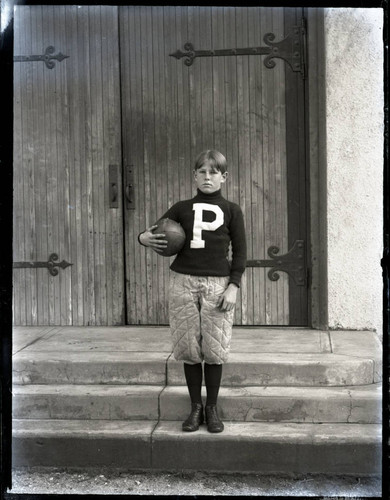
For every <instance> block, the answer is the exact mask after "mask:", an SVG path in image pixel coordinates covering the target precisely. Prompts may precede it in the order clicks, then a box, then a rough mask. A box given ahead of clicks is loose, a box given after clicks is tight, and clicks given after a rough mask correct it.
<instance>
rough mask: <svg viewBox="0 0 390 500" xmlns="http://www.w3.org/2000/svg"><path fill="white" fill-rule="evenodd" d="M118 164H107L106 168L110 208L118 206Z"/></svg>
mask: <svg viewBox="0 0 390 500" xmlns="http://www.w3.org/2000/svg"><path fill="white" fill-rule="evenodd" d="M118 172H119V167H118V165H109V170H108V185H109V194H108V196H109V200H110V208H118V207H119V200H118Z"/></svg>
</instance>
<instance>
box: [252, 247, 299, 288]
mask: <svg viewBox="0 0 390 500" xmlns="http://www.w3.org/2000/svg"><path fill="white" fill-rule="evenodd" d="M304 243H305V242H304V241H303V240H296V241H295V242H294V245H293V247H292V249H291V250H290V251H289V252H287V253H286V254H284V255H277V254H278V253H279V251H280V249H279V248H278V247H276V246H272V247H269V249H268V255H269V256H270V257H271V260H248V261H247V264H246V267H271V269H270V270H269V271H268V277H269V279H270V280H271V281H277V280H278V279H279V278H280V275H279V274H278V272H277V271H282V272H285V273H287V274H288V275H289V276H291V277H292V279H293V280H294V282H295V284H296V285H298V286H305V285H306V282H307V268H306V266H305V245H304Z"/></svg>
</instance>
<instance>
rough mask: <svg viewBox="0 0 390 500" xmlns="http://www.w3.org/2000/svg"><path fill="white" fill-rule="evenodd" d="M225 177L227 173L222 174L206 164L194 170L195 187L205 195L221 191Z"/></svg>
mask: <svg viewBox="0 0 390 500" xmlns="http://www.w3.org/2000/svg"><path fill="white" fill-rule="evenodd" d="M227 175H228V173H227V172H225V173H223V174H222V173H221V172H220V171H219V170H217V169H216V168H215V167H212V166H210V164H209V163H208V162H206V163H204V164H203V165H202V166H201V167H200V168H198V169H197V170H194V179H195V184H196V187H197V188H198V189H199V190H200V191H202V193H205V194H210V193H215V191H218V190H219V189H221V184H223V183H224V182H226V178H227Z"/></svg>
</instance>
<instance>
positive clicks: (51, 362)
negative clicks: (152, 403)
mask: <svg viewBox="0 0 390 500" xmlns="http://www.w3.org/2000/svg"><path fill="white" fill-rule="evenodd" d="M168 357H169V353H164V352H130V351H116V352H100V351H99V352H94V351H92V352H90V351H89V352H88V351H50V352H45V351H29V350H25V351H21V352H18V353H17V354H15V355H14V356H13V360H12V365H13V371H12V374H13V377H12V378H13V383H14V384H97V385H99V384H123V385H129V384H140V385H161V384H165V382H166V364H167V359H168Z"/></svg>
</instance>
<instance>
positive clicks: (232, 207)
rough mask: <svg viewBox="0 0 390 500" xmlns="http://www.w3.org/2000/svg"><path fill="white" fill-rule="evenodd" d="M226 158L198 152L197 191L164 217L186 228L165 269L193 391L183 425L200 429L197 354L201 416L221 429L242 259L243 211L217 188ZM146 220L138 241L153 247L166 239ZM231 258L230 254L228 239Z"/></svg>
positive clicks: (175, 335) (177, 353)
mask: <svg viewBox="0 0 390 500" xmlns="http://www.w3.org/2000/svg"><path fill="white" fill-rule="evenodd" d="M226 167H227V165H226V158H225V157H224V156H223V155H222V154H221V153H220V152H218V151H215V150H207V151H204V152H202V153H201V154H200V155H199V156H198V158H197V159H196V162H195V168H194V172H193V174H194V180H195V184H196V187H197V195H196V196H195V197H194V198H192V199H190V200H185V201H179V202H178V203H176V204H174V205H173V206H172V207H171V208H170V209H169V210H168V211H167V212H166V213H165V214H164V215H163V216H162V217H161V218H162V219H163V218H166V217H168V218H169V219H172V220H175V221H177V222H179V223H180V224H181V225H182V227H183V229H184V231H185V234H186V240H185V243H184V246H183V248H182V249H181V250H180V252H179V253H178V254H177V256H176V258H175V260H174V262H173V263H172V265H171V267H170V269H171V270H172V271H173V272H172V273H171V278H170V287H169V322H170V328H171V334H172V340H173V355H174V357H175V359H176V360H178V361H179V360H181V361H184V374H185V378H186V382H187V387H188V391H189V395H190V399H191V413H190V415H189V417H188V418H187V419H186V421H185V422H184V423H183V425H182V428H183V431H187V432H192V431H196V430H198V429H199V425H201V424H202V423H203V421H204V414H203V403H202V397H201V389H202V362H203V361H204V375H205V384H206V390H207V400H206V408H205V413H206V422H207V428H208V431H209V432H222V431H223V429H224V425H223V423H222V422H221V420H220V419H219V416H218V412H217V407H216V405H217V398H218V392H219V387H220V384H221V378H222V365H223V363H224V362H226V361H227V358H228V354H229V351H230V340H231V335H232V325H233V317H234V306H235V303H236V299H237V290H238V288H239V286H240V280H241V276H242V274H243V272H244V270H245V266H246V241H245V228H244V219H243V214H242V211H241V208H240V207H239V205H237V204H235V203H232V202H230V201H228V200H226V199H225V198H223V196H222V194H221V185H222V184H224V183H225V182H226V179H227V176H228V172H227V170H226ZM155 228H156V226H155V225H154V226H151V227H150V228H148V229H146V230H145V231H144V232H143V233H141V234H140V235H139V236H138V240H139V242H140V243H141V244H142V245H144V246H147V247H150V248H152V249H153V250H155V251H156V252H161V251H162V249H163V248H165V247H166V246H167V241H166V240H164V236H165V235H164V234H161V233H160V234H154V233H153V230H154V229H155ZM230 242H231V245H232V253H233V259H232V262H231V264H229V261H228V251H229V244H230Z"/></svg>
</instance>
